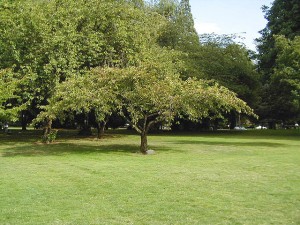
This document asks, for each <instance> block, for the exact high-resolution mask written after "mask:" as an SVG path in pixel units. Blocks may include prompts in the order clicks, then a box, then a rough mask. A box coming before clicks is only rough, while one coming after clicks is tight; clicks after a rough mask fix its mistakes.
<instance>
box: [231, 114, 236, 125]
mask: <svg viewBox="0 0 300 225" xmlns="http://www.w3.org/2000/svg"><path fill="white" fill-rule="evenodd" d="M235 127H236V113H235V112H234V111H231V113H230V129H234V128H235Z"/></svg>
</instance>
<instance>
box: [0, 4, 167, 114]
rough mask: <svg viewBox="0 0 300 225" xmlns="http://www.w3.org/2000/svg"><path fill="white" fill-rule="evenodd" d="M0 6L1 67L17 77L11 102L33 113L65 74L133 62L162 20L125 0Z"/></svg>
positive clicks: (78, 74) (66, 75)
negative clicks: (25, 107) (24, 106)
mask: <svg viewBox="0 0 300 225" xmlns="http://www.w3.org/2000/svg"><path fill="white" fill-rule="evenodd" d="M136 3H137V2H136ZM0 7H1V8H2V9H3V10H1V11H0V18H1V22H0V23H1V24H0V25H1V26H0V47H1V52H0V69H7V68H10V69H12V71H13V72H14V73H15V74H16V75H17V76H18V78H19V79H20V80H22V83H20V84H19V87H18V89H17V91H18V93H17V94H18V95H19V96H20V100H19V102H17V103H15V105H16V106H17V105H20V104H23V103H27V104H26V105H27V106H28V110H31V111H34V112H35V113H38V112H39V109H38V108H39V106H41V105H45V104H46V103H47V100H48V99H49V98H50V97H51V96H52V94H53V93H54V92H55V88H56V86H57V85H58V84H59V83H61V82H63V81H64V80H66V79H68V78H71V77H78V76H84V75H85V74H86V72H88V71H89V70H90V69H91V68H94V67H98V66H101V67H103V66H111V67H113V66H115V67H125V66H128V65H134V64H136V63H138V62H139V56H138V55H139V54H140V53H141V52H143V51H144V50H145V49H146V48H145V43H147V44H148V43H152V39H154V40H155V36H157V30H158V29H159V27H160V24H161V23H163V21H162V17H159V16H158V15H157V14H154V13H153V12H150V11H148V10H147V9H146V8H143V7H142V8H138V7H136V4H133V3H132V2H127V1H103V0H101V1H96V0H88V1H85V0H78V1H71V0H67V1H59V0H55V1H26V2H24V1H22V2H20V1H18V2H16V1H8V0H4V1H1V4H0ZM161 21H162V22H161ZM153 24H155V25H156V26H153Z"/></svg>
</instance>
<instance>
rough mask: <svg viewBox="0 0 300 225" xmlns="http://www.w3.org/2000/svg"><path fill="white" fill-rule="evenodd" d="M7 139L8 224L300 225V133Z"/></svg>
mask: <svg viewBox="0 0 300 225" xmlns="http://www.w3.org/2000/svg"><path fill="white" fill-rule="evenodd" d="M58 135H59V138H58V140H57V142H56V143H54V144H50V145H43V144H40V143H38V142H37V140H38V135H37V134H36V131H27V132H25V133H18V131H17V130H13V132H12V134H11V135H4V134H3V133H1V134H0V224H12V225H18V224H30V225H32V224H109V225H111V224H154V225H159V224H163V225H165V224H172V225H173V224H276V225H277V224H285V225H286V224H300V132H298V131H295V130H286V131H268V130H261V131H243V132H228V131H227V132H218V133H213V132H212V133H198V134H164V135H150V136H149V140H148V141H149V144H150V148H151V149H154V150H155V151H156V154H155V155H148V156H145V155H141V154H139V153H136V151H138V149H139V146H138V144H139V137H138V136H137V135H134V134H132V133H128V132H125V131H119V132H113V131H110V133H109V134H108V135H107V136H106V137H105V139H103V140H100V141H99V140H96V139H94V138H82V139H79V138H78V137H76V136H74V135H73V133H72V132H69V133H66V132H64V131H59V133H58Z"/></svg>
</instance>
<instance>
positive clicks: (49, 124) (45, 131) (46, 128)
mask: <svg viewBox="0 0 300 225" xmlns="http://www.w3.org/2000/svg"><path fill="white" fill-rule="evenodd" d="M51 127H52V120H48V121H47V123H46V126H45V128H44V135H47V134H50V132H51Z"/></svg>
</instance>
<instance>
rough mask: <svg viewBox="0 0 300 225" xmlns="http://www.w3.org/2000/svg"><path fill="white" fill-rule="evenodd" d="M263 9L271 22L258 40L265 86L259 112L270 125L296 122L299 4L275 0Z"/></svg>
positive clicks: (299, 30)
mask: <svg viewBox="0 0 300 225" xmlns="http://www.w3.org/2000/svg"><path fill="white" fill-rule="evenodd" d="M263 10H264V12H265V18H266V19H267V20H268V23H267V26H266V27H265V29H263V30H262V31H261V35H262V36H261V38H259V39H258V40H257V41H258V51H259V54H258V59H259V64H258V66H259V71H260V72H261V74H262V82H263V85H264V87H263V92H262V97H261V98H262V102H261V103H260V106H261V107H260V108H259V112H258V113H259V114H260V115H262V118H263V119H266V120H268V121H270V122H274V121H281V122H285V121H286V120H294V119H296V118H297V114H299V106H298V104H299V103H298V100H297V98H298V97H297V92H298V87H297V82H298V81H297V78H296V79H295V75H296V74H298V75H299V67H298V66H297V65H296V63H295V62H294V61H295V60H296V61H297V60H298V56H297V54H298V53H297V51H298V50H297V49H298V47H297V45H298V44H296V43H297V42H298V41H297V40H298V39H299V35H300V26H299V24H300V23H299V21H300V16H299V10H300V1H299V0H292V1H283V0H275V1H274V2H273V4H272V6H271V7H270V8H268V7H264V8H263ZM278 35H279V37H278ZM294 41H295V42H294ZM293 42H294V43H293ZM289 53H291V55H289ZM289 60H291V61H289ZM288 80H289V81H288ZM291 80H293V81H292V83H294V84H292V83H291V82H290V81H291Z"/></svg>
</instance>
